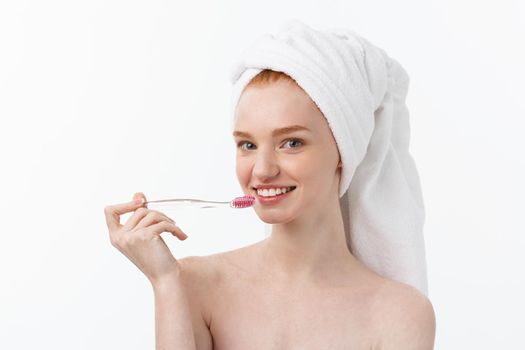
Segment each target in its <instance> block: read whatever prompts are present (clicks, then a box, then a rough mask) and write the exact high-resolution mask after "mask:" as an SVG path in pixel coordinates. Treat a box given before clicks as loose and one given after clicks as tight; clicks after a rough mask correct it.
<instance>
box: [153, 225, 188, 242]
mask: <svg viewBox="0 0 525 350" xmlns="http://www.w3.org/2000/svg"><path fill="white" fill-rule="evenodd" d="M144 230H145V231H146V232H147V234H148V235H150V236H158V235H160V234H161V233H162V232H171V233H172V234H173V235H174V236H177V237H178V238H179V239H180V240H185V239H186V238H188V236H187V235H186V234H185V233H184V232H182V230H181V229H180V228H179V227H178V226H177V225H175V224H174V223H172V222H168V221H160V222H157V223H155V224H153V225H149V226H148V227H147V228H146V229H144Z"/></svg>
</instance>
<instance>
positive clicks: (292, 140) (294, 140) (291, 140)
mask: <svg viewBox="0 0 525 350" xmlns="http://www.w3.org/2000/svg"><path fill="white" fill-rule="evenodd" d="M288 142H299V143H300V144H302V143H303V142H302V141H301V140H297V139H290V140H287V141H286V143H288ZM292 148H297V147H292Z"/></svg>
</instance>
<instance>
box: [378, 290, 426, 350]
mask: <svg viewBox="0 0 525 350" xmlns="http://www.w3.org/2000/svg"><path fill="white" fill-rule="evenodd" d="M385 281H386V282H384V283H383V284H382V285H381V287H380V288H379V290H378V293H377V295H376V298H375V301H374V311H373V314H374V316H373V317H374V320H375V324H376V325H378V327H379V329H378V332H379V333H380V346H379V349H381V350H398V349H399V350H401V349H403V350H411V349H414V350H416V349H417V350H432V349H433V348H434V338H435V331H436V318H435V313H434V308H433V306H432V303H431V302H430V300H429V299H428V298H427V296H425V295H424V294H423V293H421V292H420V291H419V290H417V289H416V288H414V287H412V286H410V285H408V284H405V283H401V282H397V281H392V280H385Z"/></svg>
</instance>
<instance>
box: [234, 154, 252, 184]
mask: <svg viewBox="0 0 525 350" xmlns="http://www.w3.org/2000/svg"><path fill="white" fill-rule="evenodd" d="M235 173H236V174H237V178H238V179H239V181H240V182H243V181H244V180H246V179H248V178H249V177H250V165H249V164H248V162H246V161H244V160H242V159H237V160H236V162H235Z"/></svg>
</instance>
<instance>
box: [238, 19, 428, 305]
mask: <svg viewBox="0 0 525 350" xmlns="http://www.w3.org/2000/svg"><path fill="white" fill-rule="evenodd" d="M264 69H271V70H274V71H281V72H284V73H286V74H288V75H289V76H291V77H292V78H293V79H295V81H296V82H297V83H298V84H299V86H301V88H302V89H303V90H304V91H306V93H307V94H308V95H309V96H310V98H311V99H312V100H313V101H314V102H315V103H316V104H317V106H318V107H319V109H320V110H321V112H322V113H323V114H324V117H325V118H326V119H327V122H328V125H329V126H330V128H331V131H332V133H333V135H334V138H335V140H336V143H337V147H338V149H339V153H340V156H341V161H342V173H341V181H340V184H339V197H340V204H341V209H342V214H343V220H344V223H345V232H346V240H347V245H348V248H349V249H350V251H351V252H352V254H353V255H354V256H355V257H356V258H357V259H359V260H360V261H361V262H362V263H364V264H365V265H366V266H367V267H368V268H370V269H372V270H373V271H375V272H376V273H378V274H379V275H381V276H384V277H386V278H390V279H393V280H397V281H399V282H403V283H406V284H409V285H412V286H413V287H415V288H417V289H418V290H419V291H420V292H422V293H423V294H425V295H427V294H428V292H427V274H426V257H425V255H426V254H425V244H424V237H423V224H424V219H425V209H424V205H423V198H422V193H421V186H420V180H419V176H418V172H417V169H416V166H415V163H414V160H413V158H412V156H411V155H410V153H409V150H408V147H409V139H410V126H409V113H408V109H407V106H406V103H405V98H406V95H407V91H408V83H409V77H408V75H407V73H406V71H405V70H404V69H403V67H402V66H401V65H400V64H399V63H398V62H397V61H395V60H394V59H392V58H390V57H389V56H388V55H387V54H386V53H385V51H384V50H382V49H380V48H378V47H376V46H374V45H373V44H371V43H370V42H369V41H368V40H366V39H364V38H363V37H361V36H359V35H357V34H356V33H355V32H354V31H351V30H348V29H343V28H338V29H332V30H330V31H318V30H315V29H312V28H311V27H309V26H307V25H305V24H304V23H302V22H300V21H299V20H297V19H291V20H288V21H286V22H285V23H284V24H283V25H282V26H281V28H280V30H279V31H278V33H277V34H275V35H272V34H265V35H263V36H261V37H259V38H258V40H256V41H255V42H253V43H252V45H250V46H248V47H247V48H246V49H245V50H244V51H243V52H242V54H241V56H240V57H239V58H238V59H237V60H236V62H235V63H234V64H233V66H232V70H231V81H232V84H233V98H232V111H233V112H232V116H235V108H236V106H237V104H238V102H239V98H240V95H241V93H242V91H243V89H244V88H245V87H246V85H247V84H248V83H249V82H250V80H251V79H252V78H253V77H255V75H257V74H258V73H259V72H261V71H262V70H264ZM234 121H235V120H234V118H232V124H231V125H232V126H233V125H234Z"/></svg>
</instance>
